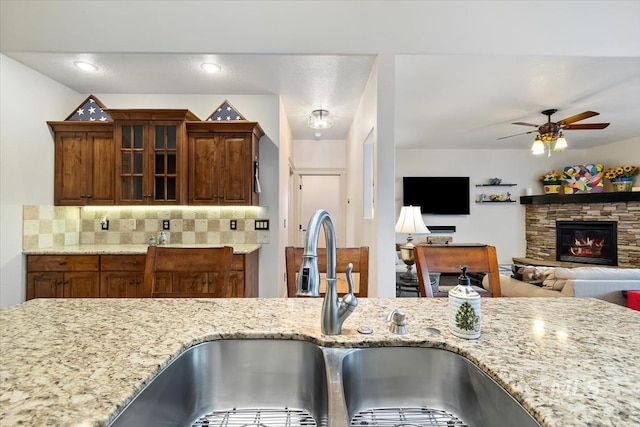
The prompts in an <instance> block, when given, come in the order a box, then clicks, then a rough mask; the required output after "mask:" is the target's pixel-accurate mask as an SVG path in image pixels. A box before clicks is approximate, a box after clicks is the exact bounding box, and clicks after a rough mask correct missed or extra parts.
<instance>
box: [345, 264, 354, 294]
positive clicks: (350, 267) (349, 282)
mask: <svg viewBox="0 0 640 427" xmlns="http://www.w3.org/2000/svg"><path fill="white" fill-rule="evenodd" d="M352 271H353V264H352V263H349V264H347V286H348V287H349V293H350V294H352V295H353V294H355V292H354V286H353V277H352V276H351V272H352Z"/></svg>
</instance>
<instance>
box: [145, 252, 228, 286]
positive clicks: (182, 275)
mask: <svg viewBox="0 0 640 427" xmlns="http://www.w3.org/2000/svg"><path fill="white" fill-rule="evenodd" d="M232 257H233V248H232V247H230V246H224V247H217V248H175V247H164V246H149V248H148V249H147V258H146V261H145V270H144V283H145V287H146V289H150V290H151V297H152V298H223V297H230V296H231V294H232V292H231V291H232V289H231V286H230V284H229V274H230V271H231V258H232Z"/></svg>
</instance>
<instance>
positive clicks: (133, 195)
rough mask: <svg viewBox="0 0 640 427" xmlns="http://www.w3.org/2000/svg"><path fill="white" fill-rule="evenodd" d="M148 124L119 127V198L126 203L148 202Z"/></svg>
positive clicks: (131, 124)
mask: <svg viewBox="0 0 640 427" xmlns="http://www.w3.org/2000/svg"><path fill="white" fill-rule="evenodd" d="M146 129H147V125H146V123H130V124H125V125H121V126H118V136H117V140H118V141H120V159H119V160H120V168H119V169H120V186H119V187H120V188H119V192H118V193H119V194H118V198H119V200H120V201H121V202H125V203H140V204H144V203H146V202H147V197H148V192H146V188H145V185H144V168H145V163H146V162H145V160H144V157H145V149H144V148H145V139H146V133H147V130H146Z"/></svg>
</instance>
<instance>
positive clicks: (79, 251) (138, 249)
mask: <svg viewBox="0 0 640 427" xmlns="http://www.w3.org/2000/svg"><path fill="white" fill-rule="evenodd" d="M160 246H166V247H171V248H211V247H214V248H217V247H222V246H231V247H232V248H233V253H234V254H249V253H251V252H254V251H257V250H258V249H260V248H261V247H262V245H261V244H234V243H228V244H223V243H204V244H196V243H194V244H170V245H160ZM148 247H149V246H148V245H118V244H114V245H70V246H56V247H50V248H42V249H24V250H23V251H22V253H23V254H25V255H103V254H104V255H144V254H146V253H147V248H148Z"/></svg>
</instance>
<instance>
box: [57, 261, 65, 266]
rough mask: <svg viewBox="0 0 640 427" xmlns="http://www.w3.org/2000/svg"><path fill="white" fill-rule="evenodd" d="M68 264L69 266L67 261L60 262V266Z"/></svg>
mask: <svg viewBox="0 0 640 427" xmlns="http://www.w3.org/2000/svg"><path fill="white" fill-rule="evenodd" d="M66 264H67V261H60V262H59V263H58V265H66Z"/></svg>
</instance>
